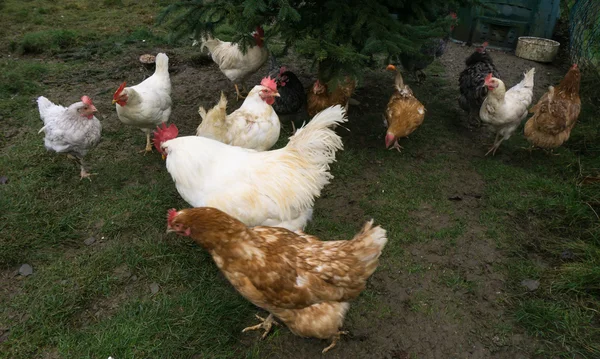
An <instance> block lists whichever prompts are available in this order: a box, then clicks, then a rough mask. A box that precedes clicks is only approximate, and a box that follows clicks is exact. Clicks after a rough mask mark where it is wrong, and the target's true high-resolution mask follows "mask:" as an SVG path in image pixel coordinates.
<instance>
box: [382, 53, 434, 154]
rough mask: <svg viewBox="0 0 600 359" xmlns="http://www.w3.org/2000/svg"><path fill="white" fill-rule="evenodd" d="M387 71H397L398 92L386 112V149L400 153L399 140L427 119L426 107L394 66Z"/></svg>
mask: <svg viewBox="0 0 600 359" xmlns="http://www.w3.org/2000/svg"><path fill="white" fill-rule="evenodd" d="M386 69H387V70H390V71H396V78H395V80H394V87H395V88H396V91H395V92H394V94H393V95H392V97H391V98H390V101H389V102H388V104H387V109H386V111H385V124H386V126H387V133H386V134H385V148H388V149H390V150H391V149H393V148H394V149H396V150H398V152H400V149H402V146H400V145H399V144H398V139H399V138H402V137H408V135H410V134H411V133H413V132H414V131H415V130H416V129H417V128H418V127H419V126H421V124H422V123H423V119H424V118H425V106H423V104H422V103H421V102H419V100H417V98H416V97H415V96H414V94H413V92H412V90H411V89H410V87H408V85H405V84H404V80H403V79H402V74H401V73H400V71H398V70H396V67H395V66H394V65H388V66H387V68H386Z"/></svg>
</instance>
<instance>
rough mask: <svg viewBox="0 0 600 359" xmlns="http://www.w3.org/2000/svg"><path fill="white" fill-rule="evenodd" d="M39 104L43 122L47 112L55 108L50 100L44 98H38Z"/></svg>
mask: <svg viewBox="0 0 600 359" xmlns="http://www.w3.org/2000/svg"><path fill="white" fill-rule="evenodd" d="M37 104H38V109H39V111H40V116H41V117H42V121H43V120H44V114H45V113H46V111H47V110H48V109H50V108H52V107H53V106H55V105H54V104H53V103H52V102H51V101H50V100H48V99H47V98H45V97H44V96H40V97H38V99H37Z"/></svg>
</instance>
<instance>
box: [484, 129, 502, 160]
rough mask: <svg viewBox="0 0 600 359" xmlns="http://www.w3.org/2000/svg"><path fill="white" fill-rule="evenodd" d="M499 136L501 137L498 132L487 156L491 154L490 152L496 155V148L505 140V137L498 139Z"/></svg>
mask: <svg viewBox="0 0 600 359" xmlns="http://www.w3.org/2000/svg"><path fill="white" fill-rule="evenodd" d="M498 137H500V134H499V133H497V134H496V139H494V145H493V146H492V147H491V148H490V149H489V151H487V152H486V154H485V155H486V156H487V155H489V154H490V152H492V156H495V155H496V150H497V149H498V147H500V144H501V143H502V141H504V137H502V138H500V140H498Z"/></svg>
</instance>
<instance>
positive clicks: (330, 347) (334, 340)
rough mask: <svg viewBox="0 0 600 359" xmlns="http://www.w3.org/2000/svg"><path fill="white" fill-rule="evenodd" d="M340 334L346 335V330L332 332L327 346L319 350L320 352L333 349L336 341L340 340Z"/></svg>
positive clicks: (323, 352)
mask: <svg viewBox="0 0 600 359" xmlns="http://www.w3.org/2000/svg"><path fill="white" fill-rule="evenodd" d="M342 335H348V332H347V331H344V330H342V331H339V332H337V333H335V334H334V336H333V337H331V344H329V346H328V347H327V348H325V349H323V351H322V352H321V353H322V354H325V353H327V352H328V351H330V350H331V349H333V347H335V346H336V345H337V343H338V341H340V336H342Z"/></svg>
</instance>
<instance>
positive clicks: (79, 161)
mask: <svg viewBox="0 0 600 359" xmlns="http://www.w3.org/2000/svg"><path fill="white" fill-rule="evenodd" d="M67 158H68V159H70V160H73V161H75V162H77V165H79V168H80V169H81V171H80V172H79V175H80V176H81V177H80V178H79V180H80V181H81V180H82V179H84V178H87V179H88V180H90V181H91V180H92V178H91V176H95V175H97V173H89V172H87V171H86V170H85V166H84V165H83V158H80V157H79V156H73V155H71V154H67Z"/></svg>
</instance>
